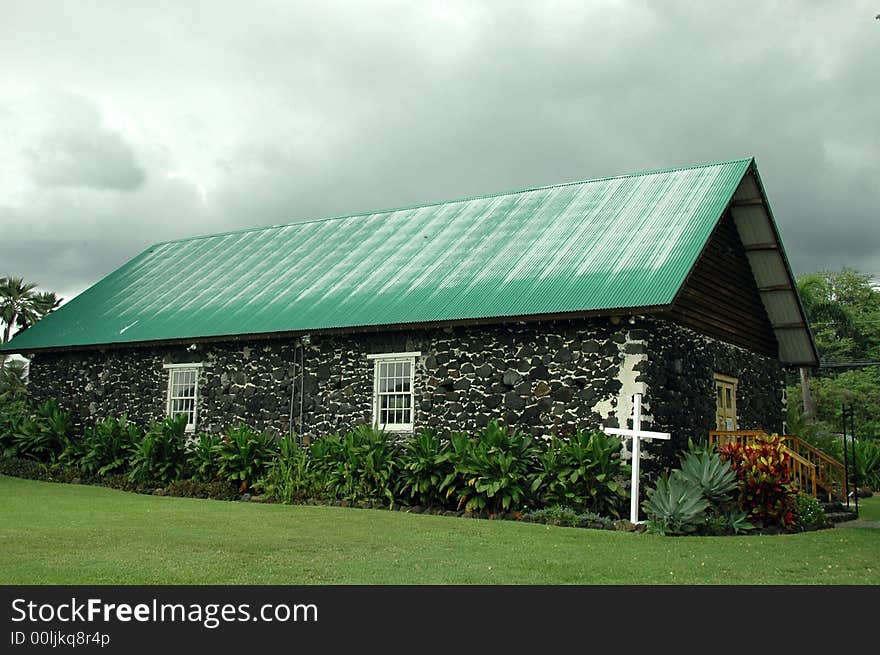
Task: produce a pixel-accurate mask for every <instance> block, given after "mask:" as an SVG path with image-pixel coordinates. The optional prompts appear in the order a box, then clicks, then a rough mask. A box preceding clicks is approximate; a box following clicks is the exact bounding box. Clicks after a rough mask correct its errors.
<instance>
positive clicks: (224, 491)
mask: <svg viewBox="0 0 880 655" xmlns="http://www.w3.org/2000/svg"><path fill="white" fill-rule="evenodd" d="M164 491H165V495H166V496H178V497H181V498H212V499H213V500H237V499H238V491H237V490H236V488H235V486H234V485H232V484H229V483H228V482H219V481H218V482H202V481H200V480H193V479H188V480H175V481H174V482H172V483H171V484H169V485H168V486H167V487H165V490H164Z"/></svg>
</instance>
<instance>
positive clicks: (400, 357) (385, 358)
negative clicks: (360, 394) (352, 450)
mask: <svg viewBox="0 0 880 655" xmlns="http://www.w3.org/2000/svg"><path fill="white" fill-rule="evenodd" d="M421 356H422V353H420V352H406V353H382V354H378V355H367V359H371V360H373V425H378V427H379V429H380V430H384V431H385V432H395V433H397V432H412V431H413V429H414V425H415V418H416V394H415V383H416V357H421ZM386 362H409V365H410V367H409V375H410V378H409V395H410V416H411V417H412V420H413V422H412V423H396V424H394V425H381V424H380V423H379V364H380V363H383V364H384V363H386Z"/></svg>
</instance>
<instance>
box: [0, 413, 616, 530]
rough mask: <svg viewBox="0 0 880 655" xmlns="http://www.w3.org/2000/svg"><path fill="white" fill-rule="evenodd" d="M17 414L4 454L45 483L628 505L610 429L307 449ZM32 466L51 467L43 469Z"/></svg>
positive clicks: (337, 437) (467, 508)
mask: <svg viewBox="0 0 880 655" xmlns="http://www.w3.org/2000/svg"><path fill="white" fill-rule="evenodd" d="M18 410H19V411H12V412H11V411H8V407H7V411H5V412H4V413H3V416H4V419H3V420H4V424H3V425H0V428H2V429H3V431H2V432H0V451H2V454H3V455H4V456H5V457H6V458H7V459H8V458H14V459H13V460H10V461H15V462H17V463H16V464H15V466H16V467H17V468H18V469H19V470H21V471H23V472H25V473H26V474H28V475H34V476H38V475H39V476H41V477H42V479H53V478H52V477H51V476H52V475H55V476H56V477H57V476H58V475H61V472H62V471H66V472H67V473H66V476H67V478H69V479H76V480H81V481H89V482H97V483H100V484H109V485H112V486H116V487H120V488H128V489H132V490H144V489H146V490H153V489H156V488H160V489H163V490H167V492H168V493H169V494H182V493H184V492H185V491H186V490H187V489H190V488H192V489H193V492H192V495H206V494H207V495H211V496H212V497H215V496H217V495H218V493H215V492H214V491H209V490H206V489H205V488H203V487H198V485H211V484H220V485H223V488H224V489H225V488H226V487H227V486H229V485H234V486H235V488H236V489H237V491H238V493H240V494H242V493H262V494H264V495H265V496H267V497H268V498H270V499H272V500H275V501H278V502H284V503H292V502H301V501H303V500H304V499H307V498H308V499H313V500H321V501H324V502H336V501H345V502H346V503H349V504H356V503H382V504H386V505H390V504H391V503H397V504H407V505H419V506H425V507H433V508H440V509H443V510H451V511H463V512H471V513H480V514H487V515H497V514H504V513H509V512H512V511H522V510H524V509H536V508H541V507H551V506H557V505H559V506H565V507H566V508H569V509H570V510H571V511H575V512H576V513H583V512H591V513H594V514H596V515H602V516H609V517H619V516H620V511H621V509H622V508H623V507H624V506H625V503H626V491H625V488H624V487H623V485H622V484H621V482H622V479H623V478H624V477H625V476H626V473H627V469H628V467H627V465H626V464H625V463H624V461H623V459H622V457H621V452H622V450H621V443H620V441H619V440H618V439H617V438H615V437H610V436H608V435H606V434H605V433H603V432H578V433H576V434H573V435H571V436H570V437H569V438H565V439H563V438H554V439H552V440H549V441H545V440H541V439H534V438H533V437H531V436H530V435H527V434H525V433H523V432H520V431H518V430H515V429H511V428H508V427H503V426H500V425H498V423H496V422H491V423H490V424H489V425H488V426H487V427H486V428H484V429H483V430H481V431H479V432H478V433H477V434H475V435H470V434H464V433H453V434H451V435H449V436H448V437H440V436H438V435H437V434H435V433H433V432H431V431H424V432H421V433H418V434H416V435H414V436H412V437H410V438H407V439H405V440H402V441H400V440H396V439H394V438H393V437H391V436H389V435H387V434H385V433H383V432H381V431H379V430H376V429H373V428H370V427H367V426H358V427H356V428H355V429H353V430H351V431H350V432H346V433H344V434H331V435H328V436H327V437H325V438H322V439H318V440H316V441H315V442H313V443H312V444H311V445H310V446H309V447H308V448H302V447H300V445H299V444H298V443H297V442H296V441H295V440H294V439H291V438H289V437H284V438H280V439H279V438H277V437H275V436H274V435H272V434H268V433H260V432H257V431H255V430H252V429H251V428H249V427H247V426H243V425H237V426H234V427H232V428H230V429H229V430H227V431H226V432H225V433H224V434H220V435H218V434H207V433H202V434H198V435H195V436H194V437H189V438H188V437H187V435H186V432H185V419H184V417H182V416H178V417H177V418H168V419H165V420H164V421H157V422H154V423H152V424H150V425H149V426H148V427H147V429H146V430H145V431H144V430H142V429H141V428H139V427H138V426H137V425H135V424H134V423H132V422H131V421H129V420H128V419H127V417H126V416H125V415H123V416H120V417H111V418H105V419H103V420H99V421H97V422H96V423H95V424H94V425H92V426H90V427H88V428H86V429H85V430H84V433H83V435H82V436H81V437H79V438H74V437H71V435H70V425H71V422H70V418H69V415H68V414H67V413H66V412H64V411H62V410H61V409H59V407H58V405H57V404H56V403H55V402H54V401H47V402H46V403H43V404H42V405H40V406H39V407H36V408H34V409H33V410H32V411H25V409H24V406H22V407H19V408H18ZM15 458H17V459H15ZM27 461H32V462H35V463H41V464H43V465H44V467H46V468H45V470H44V472H43V473H39V472H38V471H39V468H38V467H36V466H32V467H30V468H28V465H27V464H25V463H24V462H27ZM50 472H54V473H50ZM190 481H191V482H190ZM184 482H186V483H187V484H183V483H184ZM219 495H223V494H219Z"/></svg>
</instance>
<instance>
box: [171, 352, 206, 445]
mask: <svg viewBox="0 0 880 655" xmlns="http://www.w3.org/2000/svg"><path fill="white" fill-rule="evenodd" d="M204 367H205V365H204V364H203V363H201V362H198V363H195V364H162V368H163V369H166V370H168V369H176V370H180V369H186V368H191V369H194V370H195V372H196V387H195V390H194V391H193V422H192V423H187V424H186V431H187V432H195V431H196V423H197V422H198V420H199V378H200V377H201V375H200V374H201V370H200V369H203V368H204ZM173 377H174V376H173V375H172V372H171V370H168V388H167V389H166V391H165V415H166V416H171V380H172V378H173Z"/></svg>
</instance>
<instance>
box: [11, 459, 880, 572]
mask: <svg viewBox="0 0 880 655" xmlns="http://www.w3.org/2000/svg"><path fill="white" fill-rule="evenodd" d="M0 493H2V497H3V499H4V501H5V502H4V503H3V504H2V507H0V553H2V556H0V584H353V583H359V584H427V583H434V584H445V583H461V584H570V583H575V584H670V583H675V584H728V583H730V584H832V583H833V584H880V561H878V558H877V554H878V552H880V530H878V529H871V528H846V529H842V528H836V529H832V530H823V531H819V532H810V533H803V534H794V535H783V536H752V537H687V538H670V537H667V538H663V537H657V536H653V535H648V534H630V533H621V532H610V531H600V530H583V529H576V528H557V527H550V526H545V525H537V524H527V523H517V522H510V521H485V520H475V519H459V518H452V517H441V516H425V515H410V514H403V513H401V512H388V511H381V510H357V509H344V508H337V507H287V506H280V505H263V504H256V503H229V502H219V501H210V500H195V499H188V498H165V497H155V496H141V495H136V494H128V493H123V492H119V491H114V490H110V489H105V488H101V487H87V486H76V485H62V484H52V483H44V482H32V481H27V480H19V479H16V478H7V477H3V476H0Z"/></svg>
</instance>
